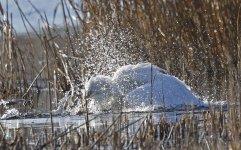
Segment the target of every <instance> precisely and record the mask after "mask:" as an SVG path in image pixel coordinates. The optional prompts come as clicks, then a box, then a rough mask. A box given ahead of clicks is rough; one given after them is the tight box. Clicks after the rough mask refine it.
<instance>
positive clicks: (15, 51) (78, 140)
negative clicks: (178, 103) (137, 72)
mask: <svg viewBox="0 0 241 150" xmlns="http://www.w3.org/2000/svg"><path fill="white" fill-rule="evenodd" d="M9 1H11V2H12V4H14V5H16V6H17V7H16V8H17V9H18V12H19V13H20V16H21V19H22V23H23V24H24V26H25V30H26V32H25V34H19V33H18V32H17V31H16V30H15V28H14V27H15V26H17V24H13V18H12V15H13V14H12V13H11V12H10V11H9V10H8V5H7V4H8V2H9ZM29 3H30V4H31V5H32V9H33V10H34V12H35V13H37V14H38V15H39V26H38V27H36V26H33V23H32V22H31V19H29V18H28V17H27V15H26V14H25V13H24V11H23V10H22V7H21V2H20V1H17V0H6V2H5V3H4V4H6V5H3V4H2V2H0V14H1V17H0V35H1V40H0V46H1V48H0V99H1V100H9V99H10V100H13V101H14V100H16V101H17V100H24V101H23V103H17V106H12V105H11V107H17V108H18V110H19V111H20V113H22V114H24V113H36V112H38V108H39V107H42V105H40V104H43V101H44V103H45V104H46V109H45V110H46V112H47V113H49V116H48V117H49V118H51V122H52V125H51V128H50V130H49V131H47V130H46V131H45V132H44V134H40V132H38V133H32V134H28V135H29V136H27V137H26V136H25V135H24V134H22V133H21V132H22V131H23V130H24V129H22V128H20V129H17V131H14V132H16V133H19V134H16V136H15V137H14V138H11V139H7V138H6V136H5V135H6V134H5V133H6V130H8V128H6V127H4V126H2V127H1V131H0V135H1V145H0V146H1V148H9V149H24V148H25V149H31V148H39V149H43V148H45V149H49V148H60V147H62V149H65V148H66V147H68V148H70V147H72V149H78V148H80V149H87V148H88V149H91V148H95V149H101V148H112V149H124V148H126V149H128V148H129V149H137V148H147V147H151V148H157V149H160V148H163V149H169V148H170V149H175V148H176V149H180V148H184V149H190V148H193V147H194V148H195V149H229V148H230V149H239V148H240V140H241V128H240V124H241V115H240V113H241V109H240V103H241V92H240V91H241V89H240V87H241V72H240V71H241V62H240V61H241V53H240V52H241V49H240V47H241V2H240V0H229V1H218V0H212V1H208V0H204V1H202V0H177V1H169V0H129V1H125V0H123V1H122V0H113V1H99V0H82V1H77V0H76V1H74V0H59V1H58V5H57V6H56V8H55V9H54V10H53V16H54V17H55V15H56V13H57V12H61V13H62V15H63V24H62V26H58V25H56V24H54V22H53V23H52V22H50V21H49V19H48V17H49V16H47V15H46V14H45V13H42V12H40V11H39V10H38V7H37V6H35V5H34V4H33V3H31V1H29ZM139 62H151V63H152V64H155V65H157V66H159V67H161V68H164V69H166V70H167V72H168V73H169V74H171V75H175V76H176V77H178V78H179V79H181V80H184V81H185V83H186V84H187V85H189V86H190V87H191V88H192V90H193V91H194V92H195V93H196V94H197V95H198V96H199V97H200V99H206V100H208V101H211V100H212V101H220V100H224V101H227V109H226V110H222V109H221V108H218V109H217V108H212V107H210V109H209V110H205V111H201V110H199V111H198V112H199V113H198V114H196V113H195V109H194V108H193V109H187V110H186V111H184V112H182V113H183V114H182V119H180V120H177V121H176V122H175V123H173V122H170V121H169V120H168V119H163V118H162V117H159V118H158V119H157V118H155V119H153V118H152V117H151V116H153V115H152V114H148V115H146V114H145V115H146V116H145V117H143V118H141V119H140V120H138V119H139V118H138V117H137V118H136V121H135V119H134V120H133V122H129V121H128V120H129V119H128V118H129V117H130V116H128V115H127V114H122V113H120V114H117V115H114V114H113V116H115V117H113V120H112V121H110V122H111V123H107V124H106V123H103V124H102V125H100V126H98V127H96V128H93V127H91V126H90V124H89V122H91V119H95V117H92V116H91V114H89V112H88V109H87V108H88V107H87V104H88V101H87V100H86V99H85V94H84V91H83V88H84V84H85V83H86V82H87V81H88V79H89V78H90V77H91V76H94V75H97V74H103V75H110V74H112V73H113V72H114V71H115V70H116V68H118V67H120V66H123V65H127V64H136V63H139ZM43 89H44V91H45V92H46V97H45V98H42V99H41V98H40V99H38V94H39V92H41V91H42V90H43ZM43 99H44V100H43ZM23 104H24V105H23ZM60 104H61V105H63V108H64V109H65V110H66V111H68V112H72V113H74V114H78V115H81V116H83V117H84V121H83V125H82V126H83V127H85V128H79V127H77V126H75V127H76V128H75V127H74V126H71V127H69V128H67V129H66V131H58V132H57V131H56V132H55V130H54V129H55V128H54V125H53V120H52V119H53V115H52V110H53V109H56V108H57V107H58V106H59V105H60ZM6 109H9V107H5V106H3V104H2V105H1V113H2V114H3V112H4V111H5V110H6ZM160 113H161V114H162V113H163V112H160ZM120 120H124V121H120ZM132 125H135V126H136V127H137V128H136V129H137V130H133V131H132V132H129V127H130V126H132ZM82 126H81V127H82ZM29 139H34V140H33V141H31V142H32V143H34V144H33V145H32V146H31V145H30V144H29V143H31V142H29V141H30V140H29Z"/></svg>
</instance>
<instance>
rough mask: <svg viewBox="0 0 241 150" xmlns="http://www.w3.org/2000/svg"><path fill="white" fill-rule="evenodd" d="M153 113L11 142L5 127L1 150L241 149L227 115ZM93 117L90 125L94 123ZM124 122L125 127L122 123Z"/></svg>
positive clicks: (23, 132)
mask: <svg viewBox="0 0 241 150" xmlns="http://www.w3.org/2000/svg"><path fill="white" fill-rule="evenodd" d="M153 115H154V114H153V113H143V114H142V115H140V117H136V118H135V119H134V120H131V121H130V120H129V117H131V113H129V114H128V113H124V114H122V115H120V114H116V115H113V121H110V122H108V123H107V122H104V123H103V124H100V125H98V126H92V127H90V131H89V133H88V134H89V136H88V135H87V132H86V130H85V127H84V125H85V123H83V124H81V125H79V126H73V125H70V126H69V127H68V128H66V129H65V131H59V130H57V128H56V130H55V132H54V133H55V134H54V135H52V134H51V132H52V131H51V128H43V129H42V131H41V132H35V130H34V129H31V128H28V130H27V129H25V128H19V129H17V130H16V131H13V132H15V137H14V138H13V139H7V138H6V136H5V133H6V129H5V128H3V127H1V139H2V140H1V142H0V143H1V144H0V146H1V149H220V150H221V149H239V148H240V140H241V139H240V135H241V132H240V129H239V128H237V126H239V124H238V123H237V122H236V123H237V124H232V123H228V122H229V121H230V120H229V119H228V118H230V117H231V116H229V114H228V113H227V112H224V111H221V110H217V109H210V110H208V111H200V112H199V113H194V111H185V112H184V114H183V115H182V116H181V119H177V120H176V121H170V120H168V119H167V118H165V117H164V115H163V117H160V118H155V119H154V118H153ZM96 118H97V117H93V118H91V119H90V120H89V122H91V121H94V120H95V119H96ZM120 122H121V123H120ZM29 131H31V132H29Z"/></svg>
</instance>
